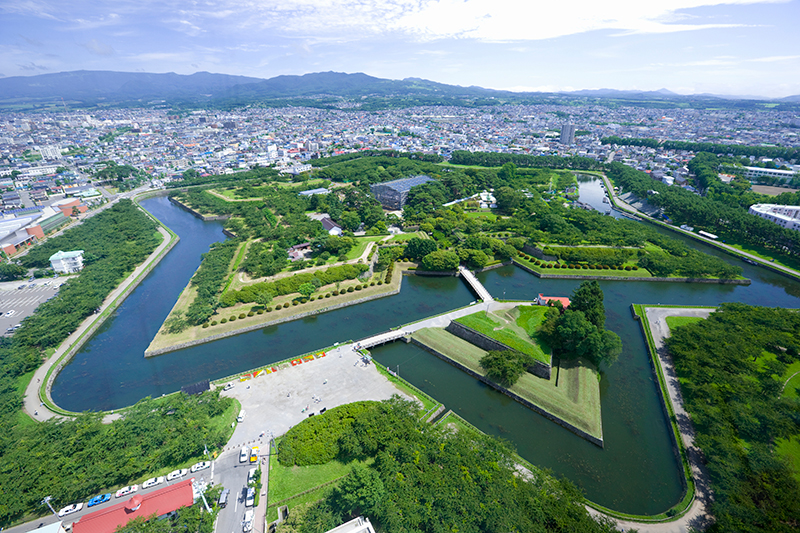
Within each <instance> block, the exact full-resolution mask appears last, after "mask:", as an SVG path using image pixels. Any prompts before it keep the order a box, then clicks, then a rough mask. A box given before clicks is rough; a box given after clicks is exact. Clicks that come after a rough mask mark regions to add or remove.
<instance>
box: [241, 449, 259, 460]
mask: <svg viewBox="0 0 800 533" xmlns="http://www.w3.org/2000/svg"><path fill="white" fill-rule="evenodd" d="M239 462H240V463H248V462H250V463H257V462H258V446H253V449H252V450H250V449H248V448H247V446H243V447H242V449H241V450H239Z"/></svg>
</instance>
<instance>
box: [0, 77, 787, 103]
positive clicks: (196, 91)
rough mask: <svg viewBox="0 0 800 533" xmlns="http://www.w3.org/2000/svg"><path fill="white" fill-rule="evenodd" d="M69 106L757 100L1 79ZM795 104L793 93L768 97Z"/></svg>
mask: <svg viewBox="0 0 800 533" xmlns="http://www.w3.org/2000/svg"><path fill="white" fill-rule="evenodd" d="M62 99H63V102H64V105H69V106H70V107H72V108H92V107H96V106H153V105H162V106H165V107H173V108H177V109H180V108H194V107H223V108H224V107H235V106H240V105H247V104H255V103H261V104H264V105H273V106H276V105H312V106H315V107H341V106H342V103H343V101H349V102H351V104H352V105H357V106H358V107H359V108H361V109H378V108H388V107H407V106H411V105H437V104H438V105H467V106H479V105H489V104H497V103H519V104H524V103H558V102H559V101H560V100H563V99H582V100H616V101H623V102H628V103H630V104H632V105H637V103H638V105H648V106H655V105H656V104H659V103H660V104H663V105H666V106H667V107H668V106H669V105H668V104H669V103H673V104H676V103H678V102H681V103H682V104H683V105H686V103H687V102H688V103H689V104H690V105H692V104H696V105H698V106H703V107H706V106H708V105H709V102H711V101H713V102H716V103H719V104H720V105H725V104H724V103H725V102H731V105H734V106H737V107H742V106H743V104H744V103H745V102H746V103H748V104H751V105H752V104H754V103H755V101H756V100H760V101H765V100H764V99H755V100H754V99H752V98H747V97H742V98H738V97H728V96H717V95H693V96H684V95H679V94H676V93H673V92H671V91H668V90H666V89H661V90H658V91H619V90H614V89H596V90H581V91H572V92H560V93H537V92H527V93H516V92H511V91H499V90H493V89H484V88H482V87H474V86H473V87H460V86H457V85H446V84H443V83H436V82H432V81H428V80H423V79H419V78H406V79H404V80H389V79H383V78H376V77H373V76H368V75H366V74H361V73H356V74H345V73H340V72H320V73H314V74H305V75H303V76H277V77H275V78H270V79H260V78H250V77H247V76H230V75H227V74H211V73H209V72H197V73H195V74H191V75H182V74H175V73H167V74H152V73H138V72H110V71H89V70H79V71H74V72H60V73H56V74H41V75H38V76H16V77H8V78H0V108H4V109H7V110H11V109H21V110H22V109H48V108H54V107H56V106H61V105H62ZM770 102H773V103H777V104H779V105H782V104H785V105H787V106H790V107H794V105H793V104H797V103H800V95H798V96H790V97H787V98H783V99H780V100H770Z"/></svg>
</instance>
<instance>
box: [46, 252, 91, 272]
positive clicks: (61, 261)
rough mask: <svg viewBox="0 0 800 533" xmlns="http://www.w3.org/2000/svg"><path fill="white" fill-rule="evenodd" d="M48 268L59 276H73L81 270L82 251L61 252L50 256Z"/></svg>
mask: <svg viewBox="0 0 800 533" xmlns="http://www.w3.org/2000/svg"><path fill="white" fill-rule="evenodd" d="M50 266H52V267H53V270H55V271H56V272H58V273H60V274H74V273H75V272H80V271H81V270H82V269H83V250H74V251H72V252H62V251H60V250H59V251H58V252H57V253H55V254H53V255H52V256H50Z"/></svg>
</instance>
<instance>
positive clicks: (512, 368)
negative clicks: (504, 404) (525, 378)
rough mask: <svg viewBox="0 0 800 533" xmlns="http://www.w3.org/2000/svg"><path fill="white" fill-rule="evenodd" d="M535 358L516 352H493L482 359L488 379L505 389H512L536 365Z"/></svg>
mask: <svg viewBox="0 0 800 533" xmlns="http://www.w3.org/2000/svg"><path fill="white" fill-rule="evenodd" d="M534 362H535V361H534V359H533V356H531V355H528V354H525V353H522V352H518V351H516V350H514V351H512V350H504V351H499V350H491V351H489V352H487V353H486V355H484V356H483V357H482V358H481V361H480V364H481V367H482V368H483V369H484V370H485V371H486V377H488V378H489V379H491V380H492V381H496V382H497V383H499V384H500V385H502V386H504V387H510V386H512V385H513V384H514V383H516V382H517V380H518V379H519V378H520V377H521V376H522V374H524V373H525V372H526V371H527V370H528V367H530V366H533V364H534Z"/></svg>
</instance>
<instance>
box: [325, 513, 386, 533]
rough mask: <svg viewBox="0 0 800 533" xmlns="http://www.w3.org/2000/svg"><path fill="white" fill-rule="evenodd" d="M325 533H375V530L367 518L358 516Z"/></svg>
mask: <svg viewBox="0 0 800 533" xmlns="http://www.w3.org/2000/svg"><path fill="white" fill-rule="evenodd" d="M325 533H375V529H374V528H373V527H372V524H371V523H370V521H369V518H364V517H363V516H359V517H357V518H353V519H352V520H350V521H349V522H345V523H344V524H342V525H340V526H337V527H335V528H333V529H329V530H328V531H326V532H325Z"/></svg>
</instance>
